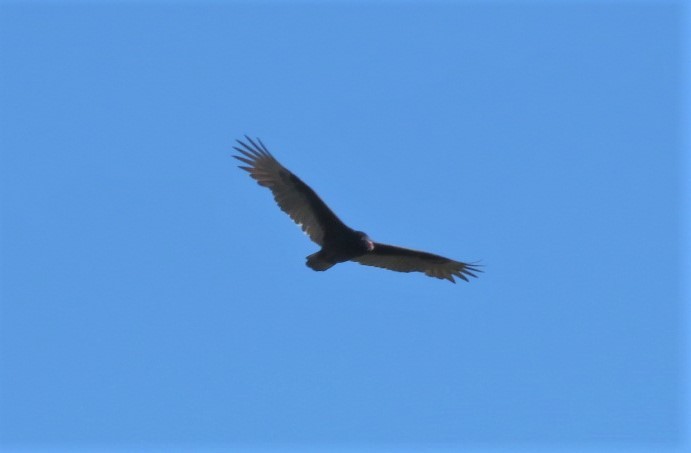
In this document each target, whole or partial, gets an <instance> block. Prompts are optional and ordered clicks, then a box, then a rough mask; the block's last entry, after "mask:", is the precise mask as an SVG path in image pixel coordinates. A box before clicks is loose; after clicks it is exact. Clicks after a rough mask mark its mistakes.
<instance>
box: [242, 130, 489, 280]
mask: <svg viewBox="0 0 691 453" xmlns="http://www.w3.org/2000/svg"><path fill="white" fill-rule="evenodd" d="M245 138H246V139H247V143H245V142H243V141H241V140H237V142H238V144H239V145H240V146H234V147H233V148H235V150H236V151H238V152H239V153H240V154H241V156H233V157H235V158H236V159H238V160H240V161H241V162H243V163H244V164H246V165H247V166H244V165H242V166H240V168H242V169H243V170H246V171H247V172H249V174H250V176H251V177H252V178H254V179H255V180H257V183H258V184H259V185H260V186H264V187H268V188H269V189H270V190H271V192H272V193H273V195H274V199H275V200H276V203H277V204H278V206H279V207H280V208H281V209H282V210H283V211H284V212H285V213H286V214H288V215H289V216H290V218H291V219H293V221H294V222H295V223H297V224H298V225H299V226H300V228H302V231H304V232H305V233H306V234H307V235H308V236H309V238H310V239H312V241H314V242H316V243H317V244H318V245H320V246H321V250H319V251H318V252H316V253H313V254H311V255H309V256H308V257H307V266H309V267H311V268H312V269H314V270H315V271H325V270H327V269H329V268H330V267H332V266H333V265H335V264H338V263H342V262H344V261H355V262H358V263H360V264H365V265H367V266H376V267H381V268H384V269H390V270H393V271H398V272H424V273H425V275H428V276H430V277H435V278H440V279H446V280H449V281H450V282H452V283H456V281H455V280H454V277H460V278H462V279H463V280H465V281H468V276H471V277H477V275H475V273H477V272H482V271H481V270H480V269H479V268H478V265H476V264H469V263H463V262H460V261H454V260H451V259H448V258H444V257H443V256H439V255H434V254H432V253H427V252H420V251H417V250H411V249H405V248H402V247H396V246H393V245H387V244H380V243H378V242H373V241H372V240H371V239H370V238H369V237H368V236H367V235H366V234H365V233H363V232H362V231H355V230H353V229H352V228H349V227H348V226H347V225H346V224H344V223H343V222H342V221H341V220H340V219H339V218H338V217H336V214H334V213H333V211H331V209H329V207H328V206H327V205H326V203H324V202H323V201H322V200H321V198H319V196H318V195H317V194H316V193H315V192H314V190H312V189H311V188H310V187H309V186H308V185H307V184H305V183H304V182H302V180H301V179H300V178H298V177H297V176H295V175H294V174H293V173H292V172H290V171H289V170H288V169H287V168H285V167H284V166H282V165H281V164H280V163H278V161H277V160H276V159H275V158H274V157H273V156H272V155H271V153H270V152H269V150H268V149H266V146H264V143H262V141H261V140H259V139H257V141H256V142H255V141H254V140H252V139H251V138H249V137H248V136H245Z"/></svg>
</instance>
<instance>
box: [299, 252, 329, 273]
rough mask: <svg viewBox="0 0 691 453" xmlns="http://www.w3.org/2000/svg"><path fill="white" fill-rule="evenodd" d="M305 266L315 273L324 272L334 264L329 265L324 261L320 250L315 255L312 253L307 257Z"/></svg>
mask: <svg viewBox="0 0 691 453" xmlns="http://www.w3.org/2000/svg"><path fill="white" fill-rule="evenodd" d="M306 264H307V266H308V267H311V268H312V269H314V270H315V271H325V270H327V269H328V268H330V267H331V266H333V265H334V264H335V263H331V262H329V261H327V260H326V259H324V256H322V254H321V250H320V251H318V252H317V253H313V254H311V255H309V256H308V257H307V263H306Z"/></svg>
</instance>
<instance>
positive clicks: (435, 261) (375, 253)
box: [353, 242, 482, 283]
mask: <svg viewBox="0 0 691 453" xmlns="http://www.w3.org/2000/svg"><path fill="white" fill-rule="evenodd" d="M353 261H357V262H358V263H360V264H365V265H367V266H375V267H382V268H384V269H389V270H392V271H397V272H423V273H424V274H425V275H428V276H430V277H435V278H442V279H446V280H449V281H450V282H452V283H456V281H455V280H454V277H460V278H462V279H463V280H465V281H468V276H470V277H477V275H475V273H476V272H482V270H480V269H479V267H478V265H476V264H469V263H462V262H460V261H454V260H451V259H449V258H444V257H443V256H439V255H434V254H432V253H427V252H420V251H418V250H411V249H406V248H403V247H396V246H393V245H387V244H379V243H377V242H375V243H374V249H373V250H372V251H371V252H368V253H365V254H364V255H361V256H358V257H357V258H353Z"/></svg>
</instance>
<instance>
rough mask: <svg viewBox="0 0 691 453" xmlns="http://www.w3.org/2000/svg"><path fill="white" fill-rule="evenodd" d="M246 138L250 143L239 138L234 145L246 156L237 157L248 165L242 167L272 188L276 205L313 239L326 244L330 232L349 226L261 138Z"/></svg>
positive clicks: (260, 182) (262, 184)
mask: <svg viewBox="0 0 691 453" xmlns="http://www.w3.org/2000/svg"><path fill="white" fill-rule="evenodd" d="M245 138H246V139H247V141H248V142H249V144H247V143H245V142H243V141H240V140H238V141H237V142H238V143H239V144H240V147H238V146H235V147H234V148H235V150H236V151H238V152H239V153H240V154H242V155H241V156H233V157H235V158H236V159H238V160H239V161H241V162H243V163H245V164H247V166H241V167H240V168H242V169H243V170H245V171H247V172H249V174H250V176H251V177H252V178H254V179H256V180H257V183H258V184H259V185H260V186H264V187H268V188H269V189H270V190H271V192H272V193H273V195H274V199H275V200H276V204H278V206H279V207H280V208H281V209H282V210H283V211H284V212H285V213H286V214H288V215H289V216H290V218H291V219H293V221H294V222H295V223H297V224H298V225H300V228H302V231H304V232H305V233H307V235H308V236H309V237H310V239H312V240H313V241H314V242H316V243H317V244H319V245H323V243H324V235H325V234H326V232H327V231H333V230H334V229H335V230H338V229H340V228H344V229H345V228H347V227H346V226H345V225H344V224H343V222H341V220H340V219H339V218H338V217H336V214H334V213H333V211H331V209H329V207H328V206H327V205H326V203H324V202H323V201H322V200H321V198H319V196H318V195H317V194H316V193H315V192H314V190H312V188H310V187H309V186H308V185H307V184H305V183H304V182H302V181H301V180H300V178H298V177H297V176H295V175H294V174H293V173H291V172H290V171H289V170H288V169H287V168H285V167H284V166H282V165H281V164H280V163H279V162H278V161H277V160H276V159H275V158H274V156H272V155H271V153H270V152H269V150H268V149H266V146H264V144H263V143H262V141H261V140H259V139H257V142H258V143H257V142H255V141H254V140H252V139H251V138H249V137H247V136H245Z"/></svg>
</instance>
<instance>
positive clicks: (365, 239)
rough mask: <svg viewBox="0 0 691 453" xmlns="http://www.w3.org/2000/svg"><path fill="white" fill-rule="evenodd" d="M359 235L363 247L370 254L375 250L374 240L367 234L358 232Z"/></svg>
mask: <svg viewBox="0 0 691 453" xmlns="http://www.w3.org/2000/svg"><path fill="white" fill-rule="evenodd" d="M357 235H358V236H359V237H360V240H361V241H362V245H363V246H364V248H365V250H367V251H368V252H371V251H372V250H374V242H372V239H370V238H369V236H367V234H366V233H363V232H362V231H357Z"/></svg>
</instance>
